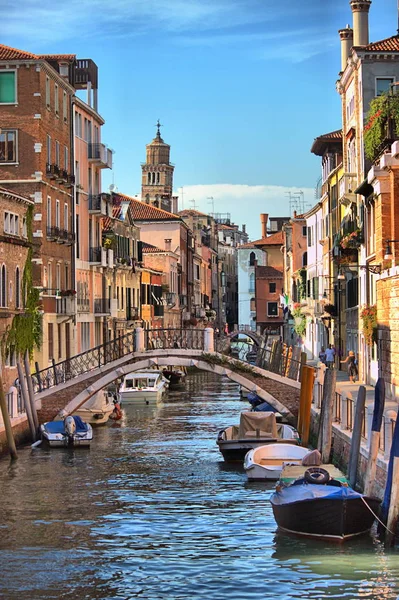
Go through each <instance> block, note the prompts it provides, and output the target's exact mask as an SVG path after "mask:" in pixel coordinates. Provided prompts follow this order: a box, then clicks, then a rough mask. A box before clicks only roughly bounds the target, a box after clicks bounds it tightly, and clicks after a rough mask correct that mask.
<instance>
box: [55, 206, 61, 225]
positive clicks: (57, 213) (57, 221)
mask: <svg viewBox="0 0 399 600" xmlns="http://www.w3.org/2000/svg"><path fill="white" fill-rule="evenodd" d="M55 226H56V227H58V228H60V227H61V218H60V201H59V200H56V201H55Z"/></svg>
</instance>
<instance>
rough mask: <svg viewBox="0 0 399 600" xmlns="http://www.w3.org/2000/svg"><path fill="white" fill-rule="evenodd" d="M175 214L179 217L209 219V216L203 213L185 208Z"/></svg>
mask: <svg viewBox="0 0 399 600" xmlns="http://www.w3.org/2000/svg"><path fill="white" fill-rule="evenodd" d="M177 214H179V215H180V216H181V217H209V216H210V215H207V214H205V213H203V212H200V211H199V210H194V209H193V208H187V209H185V210H180V211H179V212H178V213H177Z"/></svg>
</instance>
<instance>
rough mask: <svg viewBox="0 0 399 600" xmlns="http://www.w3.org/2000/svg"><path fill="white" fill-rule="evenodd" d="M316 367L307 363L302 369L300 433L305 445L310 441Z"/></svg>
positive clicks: (299, 415) (299, 414)
mask: <svg viewBox="0 0 399 600" xmlns="http://www.w3.org/2000/svg"><path fill="white" fill-rule="evenodd" d="M314 380H315V369H314V368H313V367H308V366H306V365H303V366H302V371H301V391H300V396H299V413H298V433H299V436H300V438H301V441H302V445H303V446H307V445H308V443H309V432H310V413H311V408H312V397H313V385H314Z"/></svg>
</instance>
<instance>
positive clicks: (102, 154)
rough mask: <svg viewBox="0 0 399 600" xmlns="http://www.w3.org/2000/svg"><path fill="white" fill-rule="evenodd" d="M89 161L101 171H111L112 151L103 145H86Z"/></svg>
mask: <svg viewBox="0 0 399 600" xmlns="http://www.w3.org/2000/svg"><path fill="white" fill-rule="evenodd" d="M88 151H89V156H88V158H89V161H91V162H92V163H94V164H96V165H97V166H99V167H100V168H101V169H112V150H110V149H109V148H107V146H105V145H104V144H100V143H96V144H88Z"/></svg>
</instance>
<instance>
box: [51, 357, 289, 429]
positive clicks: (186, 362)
mask: <svg viewBox="0 0 399 600" xmlns="http://www.w3.org/2000/svg"><path fill="white" fill-rule="evenodd" d="M176 364H179V365H182V366H185V367H196V368H197V369H200V370H202V371H208V372H210V373H216V374H218V375H225V376H226V377H228V378H229V379H230V380H231V381H234V382H235V383H238V384H239V385H242V386H243V387H245V388H247V389H249V390H251V391H254V392H256V394H258V396H259V397H260V398H262V399H263V400H265V401H266V402H268V403H269V404H270V405H271V406H273V407H274V408H275V409H276V410H277V411H279V412H280V413H281V414H282V415H284V416H287V417H292V416H293V415H292V414H291V413H290V411H289V410H288V409H287V408H286V407H285V406H284V405H283V404H282V403H281V402H279V401H278V400H277V399H276V398H274V396H272V395H271V394H270V393H269V392H267V391H266V390H264V389H262V388H261V387H259V386H258V385H256V383H254V382H253V381H252V380H251V379H249V378H248V377H246V376H245V374H242V373H237V372H235V371H234V365H233V364H232V365H231V366H229V365H228V363H227V364H226V365H220V364H215V363H213V362H207V361H206V360H204V358H201V357H199V358H184V357H182V356H176V355H168V356H148V357H145V358H143V359H139V360H138V361H137V362H134V363H127V364H124V365H121V366H118V367H115V368H114V369H112V370H111V371H109V372H108V373H107V374H106V375H103V376H102V377H99V378H98V379H97V380H96V381H95V382H94V383H92V384H91V385H90V386H89V387H88V388H86V389H85V390H83V391H82V392H80V393H79V394H78V395H77V396H76V397H75V398H73V399H72V400H71V401H70V402H68V404H67V405H66V406H65V408H64V409H63V410H61V411H60V413H59V416H60V417H65V416H66V415H68V414H71V413H72V412H74V411H76V410H77V409H78V408H80V407H81V406H82V405H83V404H84V403H85V402H87V400H89V399H90V398H91V397H92V396H93V395H94V394H96V393H97V392H99V391H101V390H102V389H103V388H104V387H106V386H108V385H110V384H111V383H113V382H114V381H116V380H117V379H119V378H121V377H124V376H125V375H127V374H129V373H133V372H135V371H142V370H148V369H150V368H152V367H154V366H155V367H157V366H159V367H162V366H173V365H176ZM265 375H266V372H265ZM269 375H270V374H269V373H267V375H266V377H267V376H269Z"/></svg>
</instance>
